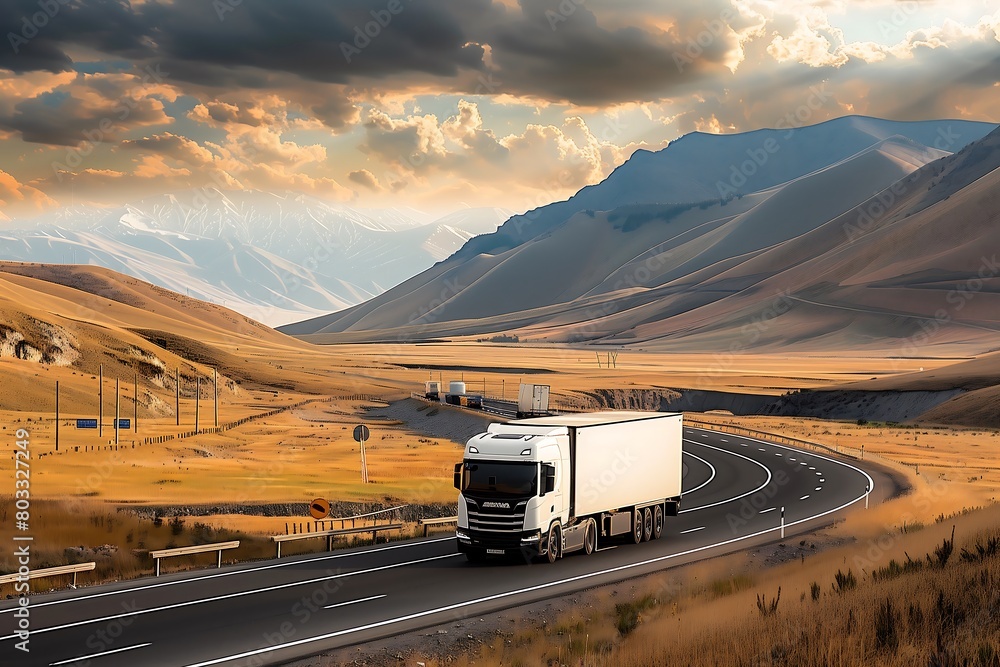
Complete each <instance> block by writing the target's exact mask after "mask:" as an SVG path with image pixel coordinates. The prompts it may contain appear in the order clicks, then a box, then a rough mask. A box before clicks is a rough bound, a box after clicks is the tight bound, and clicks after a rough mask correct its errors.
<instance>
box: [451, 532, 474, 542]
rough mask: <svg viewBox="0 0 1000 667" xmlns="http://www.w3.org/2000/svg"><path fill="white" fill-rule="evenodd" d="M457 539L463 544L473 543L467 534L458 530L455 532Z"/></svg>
mask: <svg viewBox="0 0 1000 667" xmlns="http://www.w3.org/2000/svg"><path fill="white" fill-rule="evenodd" d="M455 537H457V538H458V539H460V540H462V541H463V542H471V541H472V540H470V539H469V536H468V535H466V534H465V533H463V532H462V531H460V530H456V531H455Z"/></svg>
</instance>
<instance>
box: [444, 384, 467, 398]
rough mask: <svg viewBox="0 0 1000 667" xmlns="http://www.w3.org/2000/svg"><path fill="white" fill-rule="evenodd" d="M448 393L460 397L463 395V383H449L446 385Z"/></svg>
mask: <svg viewBox="0 0 1000 667" xmlns="http://www.w3.org/2000/svg"><path fill="white" fill-rule="evenodd" d="M448 393H449V394H455V395H457V396H462V395H464V394H465V383H464V382H454V381H452V382H449V383H448Z"/></svg>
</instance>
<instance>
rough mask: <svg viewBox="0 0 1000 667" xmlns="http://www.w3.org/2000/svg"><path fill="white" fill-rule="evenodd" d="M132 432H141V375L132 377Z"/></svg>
mask: <svg viewBox="0 0 1000 667" xmlns="http://www.w3.org/2000/svg"><path fill="white" fill-rule="evenodd" d="M132 430H133V431H135V432H136V433H138V432H139V374H138V373H136V374H135V375H133V376H132Z"/></svg>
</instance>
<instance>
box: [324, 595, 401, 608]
mask: <svg viewBox="0 0 1000 667" xmlns="http://www.w3.org/2000/svg"><path fill="white" fill-rule="evenodd" d="M384 597H386V596H385V595H372V596H371V597H367V598H360V599H358V600H348V601H347V602H338V603H337V604H328V605H326V606H325V607H323V609H336V608H337V607H346V606H347V605H349V604H358V603H359V602H370V601H371V600H381V599H382V598H384Z"/></svg>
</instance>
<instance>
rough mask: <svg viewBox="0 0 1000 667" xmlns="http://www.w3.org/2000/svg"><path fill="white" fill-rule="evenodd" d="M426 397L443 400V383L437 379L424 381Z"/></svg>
mask: <svg viewBox="0 0 1000 667" xmlns="http://www.w3.org/2000/svg"><path fill="white" fill-rule="evenodd" d="M424 398H427V399H430V400H432V401H438V400H441V383H440V382H438V381H436V380H428V381H426V382H424Z"/></svg>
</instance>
